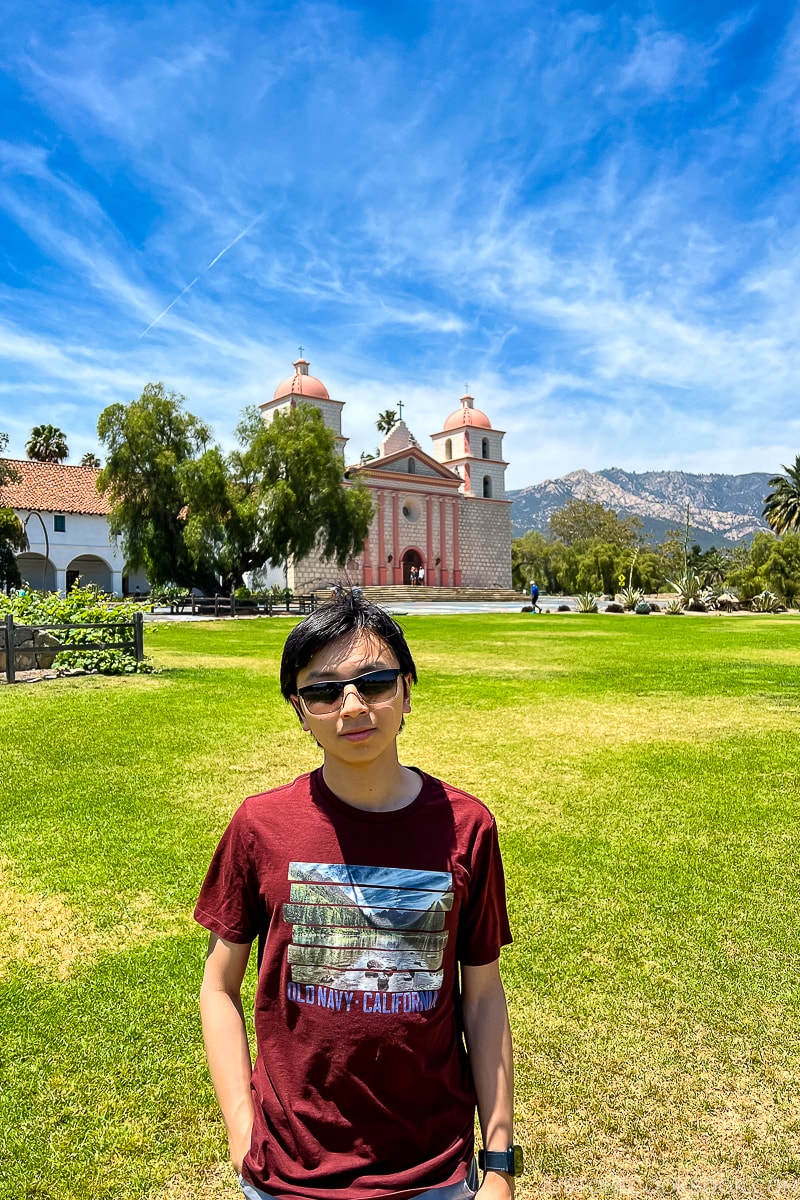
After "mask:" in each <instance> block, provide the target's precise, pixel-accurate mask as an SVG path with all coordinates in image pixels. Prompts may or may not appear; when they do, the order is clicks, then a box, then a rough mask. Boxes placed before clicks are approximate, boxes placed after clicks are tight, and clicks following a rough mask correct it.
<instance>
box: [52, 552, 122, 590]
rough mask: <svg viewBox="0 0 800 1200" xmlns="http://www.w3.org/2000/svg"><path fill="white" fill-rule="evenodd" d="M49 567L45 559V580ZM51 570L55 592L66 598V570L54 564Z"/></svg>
mask: <svg viewBox="0 0 800 1200" xmlns="http://www.w3.org/2000/svg"><path fill="white" fill-rule="evenodd" d="M49 567H50V563H49V562H48V561H47V559H45V579H46V578H47V576H48V574H49V570H48V568H49ZM53 569H54V574H55V577H56V588H55V590H56V591H57V592H58V594H59V595H60V596H66V594H67V568H66V567H64V568H63V569H62V568H61V567H56V566H55V564H53ZM42 590H43V591H44V590H45V589H44V588H43V589H42ZM121 590H122V589H120V591H121Z"/></svg>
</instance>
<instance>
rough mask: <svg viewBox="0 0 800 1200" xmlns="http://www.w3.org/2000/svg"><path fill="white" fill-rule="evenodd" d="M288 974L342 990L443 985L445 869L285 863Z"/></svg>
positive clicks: (449, 899) (447, 901)
mask: <svg viewBox="0 0 800 1200" xmlns="http://www.w3.org/2000/svg"><path fill="white" fill-rule="evenodd" d="M289 884H290V892H289V903H288V904H285V905H284V908H283V917H284V920H285V921H287V922H288V923H289V924H290V925H291V926H292V941H291V944H290V946H289V955H288V957H289V963H290V969H291V979H292V982H293V983H295V984H314V985H322V986H325V987H328V988H334V989H336V990H341V991H347V990H349V991H358V992H432V991H438V990H439V989H440V988H441V986H442V978H443V971H442V960H443V957H444V949H445V946H446V945H447V940H448V936H449V935H448V932H447V930H446V929H445V917H446V914H447V913H448V912H449V911H450V910H451V909H452V907H453V877H452V875H451V874H450V872H449V871H416V870H407V869H403V868H395V867H367V866H356V865H351V864H348V863H307V862H292V863H289Z"/></svg>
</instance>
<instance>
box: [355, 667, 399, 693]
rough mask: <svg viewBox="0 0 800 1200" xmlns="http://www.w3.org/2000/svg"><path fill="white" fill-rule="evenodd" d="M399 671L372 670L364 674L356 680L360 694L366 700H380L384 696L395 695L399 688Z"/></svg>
mask: <svg viewBox="0 0 800 1200" xmlns="http://www.w3.org/2000/svg"><path fill="white" fill-rule="evenodd" d="M397 675H398V672H397V671H371V672H370V673H369V675H362V677H361V679H359V680H358V681H357V682H356V687H357V688H358V690H359V692H360V694H361V695H362V696H363V697H364V699H365V700H380V699H381V698H382V697H386V696H393V695H394V693H395V691H396V690H397Z"/></svg>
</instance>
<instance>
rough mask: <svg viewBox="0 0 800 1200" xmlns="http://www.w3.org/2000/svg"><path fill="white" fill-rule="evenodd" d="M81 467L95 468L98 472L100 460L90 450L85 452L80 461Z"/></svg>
mask: <svg viewBox="0 0 800 1200" xmlns="http://www.w3.org/2000/svg"><path fill="white" fill-rule="evenodd" d="M81 466H82V467H96V468H97V470H98V471H99V470H100V466H101V463H100V459H99V458H98V457H97V455H96V454H95V453H94V452H93V451H92V450H87V451H86V453H85V454H84V456H83V458H82V459H81Z"/></svg>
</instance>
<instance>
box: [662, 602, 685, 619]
mask: <svg viewBox="0 0 800 1200" xmlns="http://www.w3.org/2000/svg"><path fill="white" fill-rule="evenodd" d="M664 616H665V617H682V616H683V605H682V604H681V602H680V600H668V601H667V603H666V604H665V605H664Z"/></svg>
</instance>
